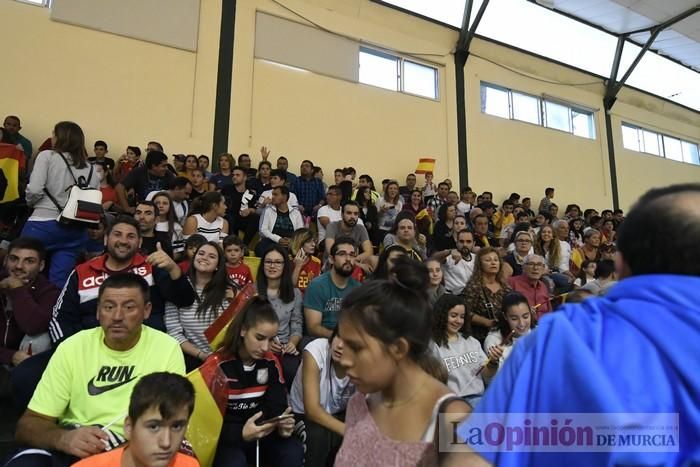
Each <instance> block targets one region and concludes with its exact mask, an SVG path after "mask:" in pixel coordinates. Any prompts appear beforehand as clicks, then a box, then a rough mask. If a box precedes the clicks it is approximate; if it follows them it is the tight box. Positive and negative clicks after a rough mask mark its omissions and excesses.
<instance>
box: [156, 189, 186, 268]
mask: <svg viewBox="0 0 700 467" xmlns="http://www.w3.org/2000/svg"><path fill="white" fill-rule="evenodd" d="M153 204H155V205H156V208H158V214H157V217H156V232H165V233H167V234H168V235H169V236H170V237H169V238H170V244H171V245H172V247H173V259H174V260H175V261H180V259H182V256H183V254H184V253H185V236H184V235H183V233H182V226H181V225H180V224H179V223H178V222H177V219H176V217H175V210H174V209H173V200H172V198H170V195H169V194H168V192H167V191H159V192H158V193H156V194H155V195H154V196H153Z"/></svg>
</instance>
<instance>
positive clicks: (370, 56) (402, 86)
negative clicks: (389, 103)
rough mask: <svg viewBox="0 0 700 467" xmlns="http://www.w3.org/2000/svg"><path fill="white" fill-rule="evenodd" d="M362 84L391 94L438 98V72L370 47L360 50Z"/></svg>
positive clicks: (435, 69) (432, 68) (430, 67)
mask: <svg viewBox="0 0 700 467" xmlns="http://www.w3.org/2000/svg"><path fill="white" fill-rule="evenodd" d="M359 81H360V83H363V84H369V85H372V86H378V87H380V88H384V89H388V90H390V91H398V92H404V93H407V94H414V95H417V96H421V97H427V98H429V99H435V100H437V98H438V92H437V90H438V70H437V68H435V67H432V66H429V65H424V64H422V63H417V62H414V61H411V60H408V59H405V58H403V57H400V56H397V55H392V54H390V53H386V52H382V51H379V50H375V49H370V48H368V47H360V73H359Z"/></svg>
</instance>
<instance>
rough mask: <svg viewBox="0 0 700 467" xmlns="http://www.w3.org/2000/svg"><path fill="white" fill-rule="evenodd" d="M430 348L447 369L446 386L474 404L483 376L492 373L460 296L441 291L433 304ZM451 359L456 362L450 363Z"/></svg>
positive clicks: (481, 392) (479, 391) (480, 388)
mask: <svg viewBox="0 0 700 467" xmlns="http://www.w3.org/2000/svg"><path fill="white" fill-rule="evenodd" d="M433 351H434V352H435V356H436V357H438V358H439V359H440V361H441V362H443V364H444V365H445V367H446V370H447V375H448V376H447V387H449V388H450V389H451V390H452V391H453V392H454V393H455V394H457V395H458V396H460V397H462V398H463V399H464V400H465V401H466V402H467V403H468V404H469V405H471V406H472V407H474V406H475V405H476V403H477V402H479V400H481V396H482V395H483V394H484V389H485V385H484V379H486V380H487V381H488V380H490V379H491V377H493V375H495V374H496V370H497V369H498V367H497V366H494V365H493V364H490V365H487V366H486V368H483V371H482V367H483V366H484V364H485V363H486V362H487V360H488V358H487V357H486V354H485V353H484V351H483V350H481V344H480V343H479V341H477V340H476V339H474V338H473V337H471V323H470V319H469V316H468V314H467V311H466V308H465V303H464V297H462V296H461V295H450V294H445V295H443V296H442V297H440V299H438V301H437V303H435V306H434V307H433ZM454 362H459V363H458V364H454Z"/></svg>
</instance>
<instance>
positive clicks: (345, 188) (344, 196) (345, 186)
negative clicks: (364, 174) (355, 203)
mask: <svg viewBox="0 0 700 467" xmlns="http://www.w3.org/2000/svg"><path fill="white" fill-rule="evenodd" d="M338 188H340V205H341V206H345V203H347V202H348V201H350V200H351V198H352V182H351V181H350V180H343V181H342V182H340V184H338ZM341 209H342V208H341Z"/></svg>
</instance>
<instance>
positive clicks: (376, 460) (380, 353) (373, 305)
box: [335, 261, 469, 467]
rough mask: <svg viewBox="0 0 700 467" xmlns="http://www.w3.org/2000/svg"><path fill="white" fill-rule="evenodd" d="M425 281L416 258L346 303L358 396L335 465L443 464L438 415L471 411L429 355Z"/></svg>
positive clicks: (350, 366) (348, 350) (342, 330)
mask: <svg viewBox="0 0 700 467" xmlns="http://www.w3.org/2000/svg"><path fill="white" fill-rule="evenodd" d="M427 282H428V271H427V269H426V267H425V265H423V264H422V263H418V262H416V261H411V262H407V263H406V264H402V265H397V266H396V267H395V268H394V277H393V278H392V279H391V280H376V281H369V282H367V283H365V284H363V285H362V286H360V287H358V288H357V289H355V290H353V291H352V292H350V294H348V295H347V296H346V297H345V298H344V299H343V303H342V305H341V312H340V318H339V334H340V336H341V338H342V339H343V354H342V357H341V360H340V363H341V365H342V366H343V368H345V369H346V371H347V375H348V376H349V377H350V382H352V383H354V384H355V385H356V387H357V390H358V392H357V393H355V395H354V396H353V397H352V398H351V399H350V401H349V403H348V407H347V416H346V419H345V437H344V439H343V444H342V446H341V448H340V451H339V452H338V455H337V456H336V459H335V465H336V466H337V467H345V466H356V465H363V464H366V463H367V462H368V459H371V463H372V464H373V465H401V466H413V465H438V443H437V431H436V430H437V429H438V427H437V423H438V415H439V414H440V413H445V412H454V413H465V412H468V411H469V407H468V405H467V404H466V403H464V401H462V400H460V399H459V398H458V397H457V396H455V395H454V394H453V393H452V392H451V391H450V390H449V389H448V387H447V386H445V384H443V383H442V382H441V381H440V380H438V379H436V376H438V377H439V378H441V379H444V378H445V374H444V366H443V365H441V364H440V363H439V362H437V361H436V359H435V357H434V356H433V355H432V352H431V350H430V328H431V317H430V305H429V304H428V297H427V294H426V293H425V285H426V284H427ZM408 404H410V405H408ZM399 440H400V441H399Z"/></svg>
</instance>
